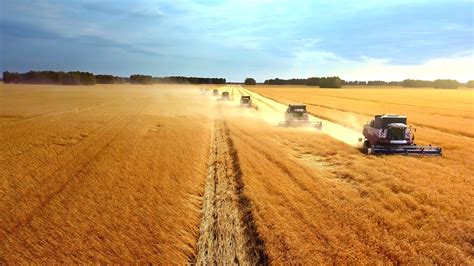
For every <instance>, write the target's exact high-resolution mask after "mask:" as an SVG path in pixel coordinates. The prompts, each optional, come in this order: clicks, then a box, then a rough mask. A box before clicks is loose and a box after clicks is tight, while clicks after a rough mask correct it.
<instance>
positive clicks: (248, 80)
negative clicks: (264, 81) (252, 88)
mask: <svg viewBox="0 0 474 266" xmlns="http://www.w3.org/2000/svg"><path fill="white" fill-rule="evenodd" d="M244 84H245V85H257V81H255V79H254V78H246V79H245V82H244Z"/></svg>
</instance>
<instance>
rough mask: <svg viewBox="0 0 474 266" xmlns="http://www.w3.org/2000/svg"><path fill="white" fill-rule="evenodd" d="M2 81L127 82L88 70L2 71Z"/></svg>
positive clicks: (27, 82) (66, 83)
mask: <svg viewBox="0 0 474 266" xmlns="http://www.w3.org/2000/svg"><path fill="white" fill-rule="evenodd" d="M3 82H4V83H26V84H55V85H94V84H119V83H125V82H128V79H127V78H122V77H116V76H112V75H102V74H101V75H94V74H92V73H90V72H81V71H70V72H63V71H29V72H26V73H17V72H8V71H4V72H3Z"/></svg>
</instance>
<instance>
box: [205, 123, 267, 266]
mask: <svg viewBox="0 0 474 266" xmlns="http://www.w3.org/2000/svg"><path fill="white" fill-rule="evenodd" d="M211 145H212V146H211V154H210V158H209V170H208V176H207V180H206V185H205V192H204V199H203V213H202V218H201V219H202V220H201V228H200V237H199V240H198V252H197V259H196V261H197V263H198V264H200V265H209V264H214V265H215V264H217V265H222V264H224V265H228V264H234V263H235V264H243V265H256V264H267V263H268V262H267V261H268V259H267V256H266V254H265V250H264V246H263V243H262V240H261V239H260V237H259V236H258V233H257V231H256V228H255V225H254V221H253V217H252V214H251V212H250V209H249V200H248V199H247V198H246V197H245V195H244V194H243V190H244V184H243V182H242V179H241V176H242V173H241V170H240V166H239V159H238V157H237V153H236V151H235V149H234V147H233V143H232V140H231V139H230V137H229V133H228V128H227V125H226V123H225V121H224V120H223V119H222V118H218V119H216V120H214V130H213V133H212V144H211Z"/></svg>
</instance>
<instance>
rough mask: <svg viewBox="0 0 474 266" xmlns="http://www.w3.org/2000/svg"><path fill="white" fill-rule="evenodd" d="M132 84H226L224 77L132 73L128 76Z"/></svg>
mask: <svg viewBox="0 0 474 266" xmlns="http://www.w3.org/2000/svg"><path fill="white" fill-rule="evenodd" d="M130 83H132V84H226V79H225V78H200V77H183V76H171V77H153V76H149V75H139V74H134V75H131V76H130Z"/></svg>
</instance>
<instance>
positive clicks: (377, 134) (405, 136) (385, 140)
mask: <svg viewBox="0 0 474 266" xmlns="http://www.w3.org/2000/svg"><path fill="white" fill-rule="evenodd" d="M414 131H415V129H413V128H412V127H411V126H407V117H406V116H401V115H376V116H375V117H374V119H373V120H371V121H370V122H369V123H367V124H366V125H364V129H363V132H362V134H363V135H364V137H365V140H364V144H363V148H362V149H363V151H364V153H366V154H407V155H408V154H421V155H441V154H442V149H441V148H438V147H433V146H431V145H429V146H417V145H416V144H415V142H414V141H415V136H414V135H413V132H414ZM361 141H362V139H361Z"/></svg>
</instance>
